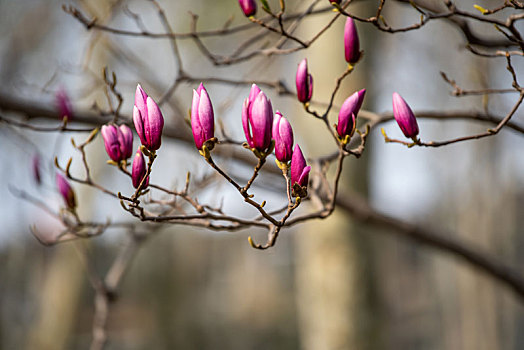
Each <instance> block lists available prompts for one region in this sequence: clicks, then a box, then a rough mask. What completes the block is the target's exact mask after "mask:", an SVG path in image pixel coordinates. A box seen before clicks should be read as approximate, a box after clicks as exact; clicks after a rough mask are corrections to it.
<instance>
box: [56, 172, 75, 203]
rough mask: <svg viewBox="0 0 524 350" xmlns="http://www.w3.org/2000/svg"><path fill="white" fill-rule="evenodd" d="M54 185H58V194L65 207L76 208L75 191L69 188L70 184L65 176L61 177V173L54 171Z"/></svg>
mask: <svg viewBox="0 0 524 350" xmlns="http://www.w3.org/2000/svg"><path fill="white" fill-rule="evenodd" d="M56 186H57V187H58V192H60V195H61V196H62V198H63V199H64V202H65V204H66V205H67V207H68V208H69V209H71V210H73V209H75V208H76V199H75V192H74V191H73V189H72V188H71V185H70V184H69V182H67V180H66V179H65V177H63V176H62V175H61V174H59V173H56Z"/></svg>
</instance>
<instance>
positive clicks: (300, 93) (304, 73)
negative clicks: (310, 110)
mask: <svg viewBox="0 0 524 350" xmlns="http://www.w3.org/2000/svg"><path fill="white" fill-rule="evenodd" d="M295 82H296V85H297V97H298V100H299V101H300V102H302V103H306V102H309V101H310V100H311V96H312V95H313V77H312V76H311V74H309V73H308V69H307V59H305V58H304V59H303V60H302V61H301V62H300V64H299V65H298V69H297V76H296V79H295Z"/></svg>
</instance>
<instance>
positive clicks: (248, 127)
mask: <svg viewBox="0 0 524 350" xmlns="http://www.w3.org/2000/svg"><path fill="white" fill-rule="evenodd" d="M242 126H243V127H244V134H245V135H246V140H247V144H248V145H249V147H250V148H255V149H257V150H259V151H262V152H263V151H266V150H267V149H268V148H269V146H270V144H271V129H272V127H273V107H272V106H271V101H270V100H269V99H268V98H267V96H266V95H265V94H264V93H263V92H262V91H261V90H260V89H259V88H258V86H256V85H255V84H253V85H252V86H251V92H250V94H249V97H248V98H246V99H245V100H244V104H243V105H242Z"/></svg>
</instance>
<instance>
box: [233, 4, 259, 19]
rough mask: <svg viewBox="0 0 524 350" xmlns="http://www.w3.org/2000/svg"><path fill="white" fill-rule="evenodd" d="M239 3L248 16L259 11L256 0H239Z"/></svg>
mask: <svg viewBox="0 0 524 350" xmlns="http://www.w3.org/2000/svg"><path fill="white" fill-rule="evenodd" d="M238 3H239V4H240V7H241V8H242V12H244V15H246V17H251V16H254V15H255V13H257V3H256V2H255V0H238Z"/></svg>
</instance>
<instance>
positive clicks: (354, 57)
mask: <svg viewBox="0 0 524 350" xmlns="http://www.w3.org/2000/svg"><path fill="white" fill-rule="evenodd" d="M344 53H345V56H346V62H347V63H349V64H354V63H356V62H357V61H358V59H359V58H360V43H359V40H358V33H357V27H356V26H355V21H354V20H353V18H351V17H348V18H347V19H346V26H345V27H344Z"/></svg>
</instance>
